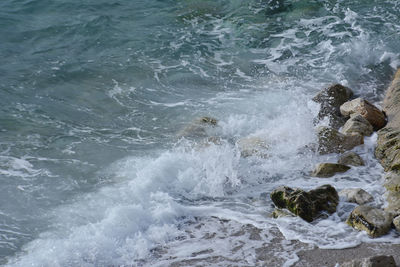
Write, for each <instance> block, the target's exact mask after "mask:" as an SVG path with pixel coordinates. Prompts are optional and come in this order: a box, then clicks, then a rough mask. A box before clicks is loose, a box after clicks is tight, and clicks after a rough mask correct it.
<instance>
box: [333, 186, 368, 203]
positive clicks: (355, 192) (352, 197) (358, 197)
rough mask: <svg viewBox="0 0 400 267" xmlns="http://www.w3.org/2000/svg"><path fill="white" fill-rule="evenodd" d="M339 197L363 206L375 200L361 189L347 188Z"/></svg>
mask: <svg viewBox="0 0 400 267" xmlns="http://www.w3.org/2000/svg"><path fill="white" fill-rule="evenodd" d="M339 196H340V197H342V198H344V199H345V201H347V202H352V203H357V204H359V205H363V204H365V203H368V202H371V201H373V200H374V198H373V196H372V195H371V194H370V193H368V192H367V191H365V190H364V189H361V188H346V189H343V190H342V191H340V192H339Z"/></svg>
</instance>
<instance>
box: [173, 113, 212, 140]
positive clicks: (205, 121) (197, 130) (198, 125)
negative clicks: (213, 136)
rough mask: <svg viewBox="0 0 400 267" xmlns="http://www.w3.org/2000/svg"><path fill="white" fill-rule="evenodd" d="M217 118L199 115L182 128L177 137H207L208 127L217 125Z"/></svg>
mask: <svg viewBox="0 0 400 267" xmlns="http://www.w3.org/2000/svg"><path fill="white" fill-rule="evenodd" d="M217 123H218V121H217V119H214V118H212V117H201V118H198V119H195V120H194V121H193V122H191V123H190V124H189V125H187V126H186V127H185V128H183V129H182V130H181V131H180V132H179V133H178V137H186V138H205V137H209V131H210V129H212V128H214V127H215V126H217Z"/></svg>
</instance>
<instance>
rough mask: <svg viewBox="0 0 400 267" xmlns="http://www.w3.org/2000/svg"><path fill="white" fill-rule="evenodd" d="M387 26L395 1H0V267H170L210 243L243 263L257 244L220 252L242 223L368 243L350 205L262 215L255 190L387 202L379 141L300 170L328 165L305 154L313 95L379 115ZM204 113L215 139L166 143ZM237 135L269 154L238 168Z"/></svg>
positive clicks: (393, 53) (393, 47) (391, 60)
mask: <svg viewBox="0 0 400 267" xmlns="http://www.w3.org/2000/svg"><path fill="white" fill-rule="evenodd" d="M399 17H400V5H399V4H398V2H397V1H394V0H392V1H377V0H376V1H372V0H369V1H365V0H364V1H361V0H360V1H351V3H349V2H345V1H333V0H329V1H328V0H325V1H311V2H310V1H303V0H298V1H279V0H270V1H256V0H253V1H236V0H231V1H204V0H203V1H199V0H185V1H157V0H150V1H138V0H133V1H128V0H123V1H111V2H110V1H94V0H86V1H80V2H79V3H75V2H74V1H70V0H62V1H56V2H54V1H39V0H36V1H35V0H34V1H28V0H25V1H13V0H4V1H2V2H1V3H0V36H2V38H1V39H2V40H1V42H0V57H1V58H2V63H3V64H2V65H1V66H0V107H1V108H0V182H1V184H2V186H1V187H0V264H8V265H10V266H27V265H31V266H78V265H79V266H102V265H124V264H125V265H131V264H134V265H149V264H161V265H162V264H164V265H166V264H171V263H172V262H173V259H179V260H181V261H182V260H186V259H193V258H196V257H202V254H201V253H200V254H197V252H199V251H203V250H204V246H205V247H208V246H209V247H210V249H211V250H212V252H210V251H209V252H208V254H211V255H213V256H216V257H217V256H218V257H224V258H228V259H237V257H238V256H237V255H242V256H240V260H241V261H240V264H243V265H246V264H250V265H251V264H252V263H254V262H253V261H252V257H253V258H254V257H255V256H254V255H255V252H254V251H252V249H251V248H256V247H258V244H257V242H260V241H259V240H252V239H250V238H248V239H247V240H246V239H245V237H241V239H243V238H244V240H242V241H243V242H245V243H246V246H244V247H241V248H238V249H237V251H238V252H237V253H239V254H235V253H236V252H235V253H234V252H232V250H230V249H228V248H229V246H230V245H229V246H228V245H226V249H224V248H223V246H224V245H225V244H228V243H229V242H231V243H229V244H234V243H235V242H239V239H238V238H237V237H235V236H233V237H231V235H230V233H233V232H234V229H240V227H242V225H245V224H251V225H254V226H255V227H258V228H260V229H262V231H264V232H265V234H264V235H262V236H263V239H262V240H263V241H262V242H264V243H268V242H273V241H272V240H273V236H274V231H273V229H279V230H280V231H281V233H282V234H283V235H284V236H285V238H286V239H287V240H300V241H303V242H306V243H308V244H314V245H316V246H319V247H321V248H344V247H349V246H354V245H356V244H359V243H360V242H369V241H370V240H369V238H368V237H367V236H366V235H365V234H364V233H359V232H355V231H353V230H352V229H350V228H349V227H347V226H346V225H345V223H344V222H343V220H344V219H345V218H346V216H347V215H348V213H349V212H350V210H351V209H352V207H353V206H352V205H351V204H348V203H345V202H341V204H340V207H339V210H338V212H337V213H335V214H334V215H332V216H331V217H329V218H328V219H325V220H320V221H317V222H316V223H313V224H308V223H305V222H303V221H301V220H298V219H279V220H272V219H270V218H269V216H268V215H269V213H270V212H271V211H272V207H271V203H270V201H269V200H268V199H269V198H268V194H269V193H270V192H271V191H272V190H273V189H274V188H275V187H277V186H279V185H291V186H299V187H302V188H305V189H311V188H313V187H315V186H318V185H321V184H325V183H331V184H333V185H334V186H335V187H336V188H337V189H342V188H347V187H362V188H364V189H365V190H366V191H368V192H370V193H372V194H373V195H374V197H375V204H376V205H378V206H379V205H384V199H383V197H382V194H383V192H384V191H383V188H382V186H381V177H382V174H383V170H382V168H381V167H380V165H379V164H378V163H377V161H376V160H375V159H374V158H373V153H372V152H373V147H374V141H375V139H376V136H372V137H370V138H368V139H367V140H366V142H365V145H363V146H360V147H357V148H356V149H355V150H356V151H357V152H359V153H360V155H361V156H362V157H363V158H364V160H365V161H366V166H365V167H359V168H352V169H351V170H350V171H349V172H347V173H345V174H341V175H337V176H335V177H333V178H329V179H316V178H310V176H309V172H310V170H311V169H312V168H313V166H314V165H315V164H316V163H318V162H322V161H326V160H328V161H334V160H336V158H337V155H326V156H319V155H316V154H315V153H313V152H312V151H308V150H304V149H303V148H304V146H306V145H308V144H310V143H313V142H315V139H316V136H315V125H314V124H313V118H314V117H315V115H316V114H317V113H318V106H317V105H315V104H314V103H312V102H311V101H310V99H311V98H312V97H313V96H314V95H315V94H316V92H318V91H319V90H320V89H322V88H324V87H325V86H327V85H329V84H331V83H334V82H340V83H342V84H344V85H346V86H349V87H351V88H352V89H353V91H354V92H355V93H356V95H359V96H362V97H366V98H367V99H369V100H371V101H373V102H375V103H378V104H379V101H380V100H381V99H382V95H383V92H384V89H385V87H386V86H387V85H388V83H389V82H390V77H391V75H392V74H393V73H394V70H395V69H396V68H397V67H398V66H399V54H400V49H399V47H400V41H399V39H398V38H397V36H398V33H399V29H400V24H399V23H398V21H399ZM200 116H212V117H215V118H217V119H218V127H216V128H214V129H213V132H212V133H210V134H211V135H214V136H218V137H219V138H220V142H219V143H218V144H213V143H211V144H208V145H204V143H202V141H199V140H182V139H179V138H178V133H179V131H180V130H181V129H182V128H184V127H185V126H186V125H188V124H189V123H190V122H191V121H192V120H193V119H195V118H198V117H200ZM246 136H258V137H260V138H262V139H263V140H265V141H266V142H267V143H268V146H269V149H268V157H266V158H265V157H257V156H255V157H249V158H242V157H240V153H239V151H238V147H237V145H236V142H237V140H238V139H240V138H242V137H246ZM301 151H303V152H301ZM300 152H301V153H300ZM212 216H214V217H216V218H218V219H216V220H213V219H211V218H213V217H212ZM218 220H228V221H229V222H230V223H229V224H231V225H230V226H229V227H228V229H230V230H229V231H228V233H227V234H226V235H225V240H229V241H227V243H224V242H222V243H221V242H205V241H204V240H208V239H202V237H203V234H205V232H203V229H204V228H202V227H200V228H199V229H197V228H196V227H195V226H196V225H197V223H198V222H200V223H201V222H203V221H204V225H205V228H206V229H208V230H207V231H208V232H210V233H213V232H217V233H218V235H219V234H221V235H223V233H221V231H222V230H221V228H220V226H218V225H219V224H218ZM215 221H216V222H215ZM188 231H190V232H192V233H193V235H194V236H195V238H193V240H192V239H191V237H187V235H188ZM185 236H186V237H185ZM245 236H246V235H245ZM264 236H266V237H265V238H264ZM396 237H397V236H396V234H395V233H394V232H392V233H390V235H388V236H386V237H383V238H380V239H377V240H378V242H383V241H387V242H398V241H397V239H398V238H397V239H396ZM241 239H240V240H241ZM191 240H192V241H191ZM201 240H203V242H201ZM211 240H216V239H215V238H212V239H211ZM221 240H222V239H221ZM232 246H233V245H232ZM160 247H162V248H163V252H162V253H160V252H159V250H158V248H160ZM233 247H235V246H233ZM179 248H180V249H179ZM182 248H186V249H187V250H184V251H183V250H182ZM185 251H186V252H185ZM293 251H295V249H293ZM180 252H181V253H180ZM179 253H180V254H179ZM192 253H195V254H192ZM279 253H280V254H279ZM206 254H207V253H206ZM193 255H194V256H193ZM243 255H247V256H246V257H243ZM174 257H175V258H174ZM276 257H277V258H280V259H282V260H283V262H287V264H288V265H290V263H291V262H294V261H295V260H296V256H295V253H294V254H293V253H292V254H290V255H283V254H282V253H281V252H277V254H276ZM161 265H160V266H161Z"/></svg>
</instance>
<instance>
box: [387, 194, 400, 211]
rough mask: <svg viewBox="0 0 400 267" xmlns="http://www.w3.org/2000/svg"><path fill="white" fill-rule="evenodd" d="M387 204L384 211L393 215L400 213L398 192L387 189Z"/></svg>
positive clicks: (399, 195)
mask: <svg viewBox="0 0 400 267" xmlns="http://www.w3.org/2000/svg"><path fill="white" fill-rule="evenodd" d="M386 201H387V203H388V205H387V206H386V208H385V211H386V212H389V213H391V214H393V215H394V216H397V215H400V192H392V191H389V192H388V193H387V195H386Z"/></svg>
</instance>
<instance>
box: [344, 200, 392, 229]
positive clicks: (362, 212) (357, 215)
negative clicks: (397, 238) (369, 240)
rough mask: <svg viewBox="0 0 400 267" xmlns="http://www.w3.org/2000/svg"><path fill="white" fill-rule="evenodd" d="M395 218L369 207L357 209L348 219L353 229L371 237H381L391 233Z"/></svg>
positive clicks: (363, 206)
mask: <svg viewBox="0 0 400 267" xmlns="http://www.w3.org/2000/svg"><path fill="white" fill-rule="evenodd" d="M392 219H393V216H392V215H391V214H390V213H388V212H385V211H383V210H381V209H377V208H373V207H371V206H367V205H361V206H358V207H356V208H355V209H354V210H353V211H352V212H351V213H350V216H349V218H348V219H347V221H346V222H347V224H348V225H350V226H351V227H353V228H355V229H357V230H362V231H365V232H367V234H368V235H369V236H371V237H379V236H382V235H385V234H386V233H387V232H389V230H390V228H391V224H392Z"/></svg>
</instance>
